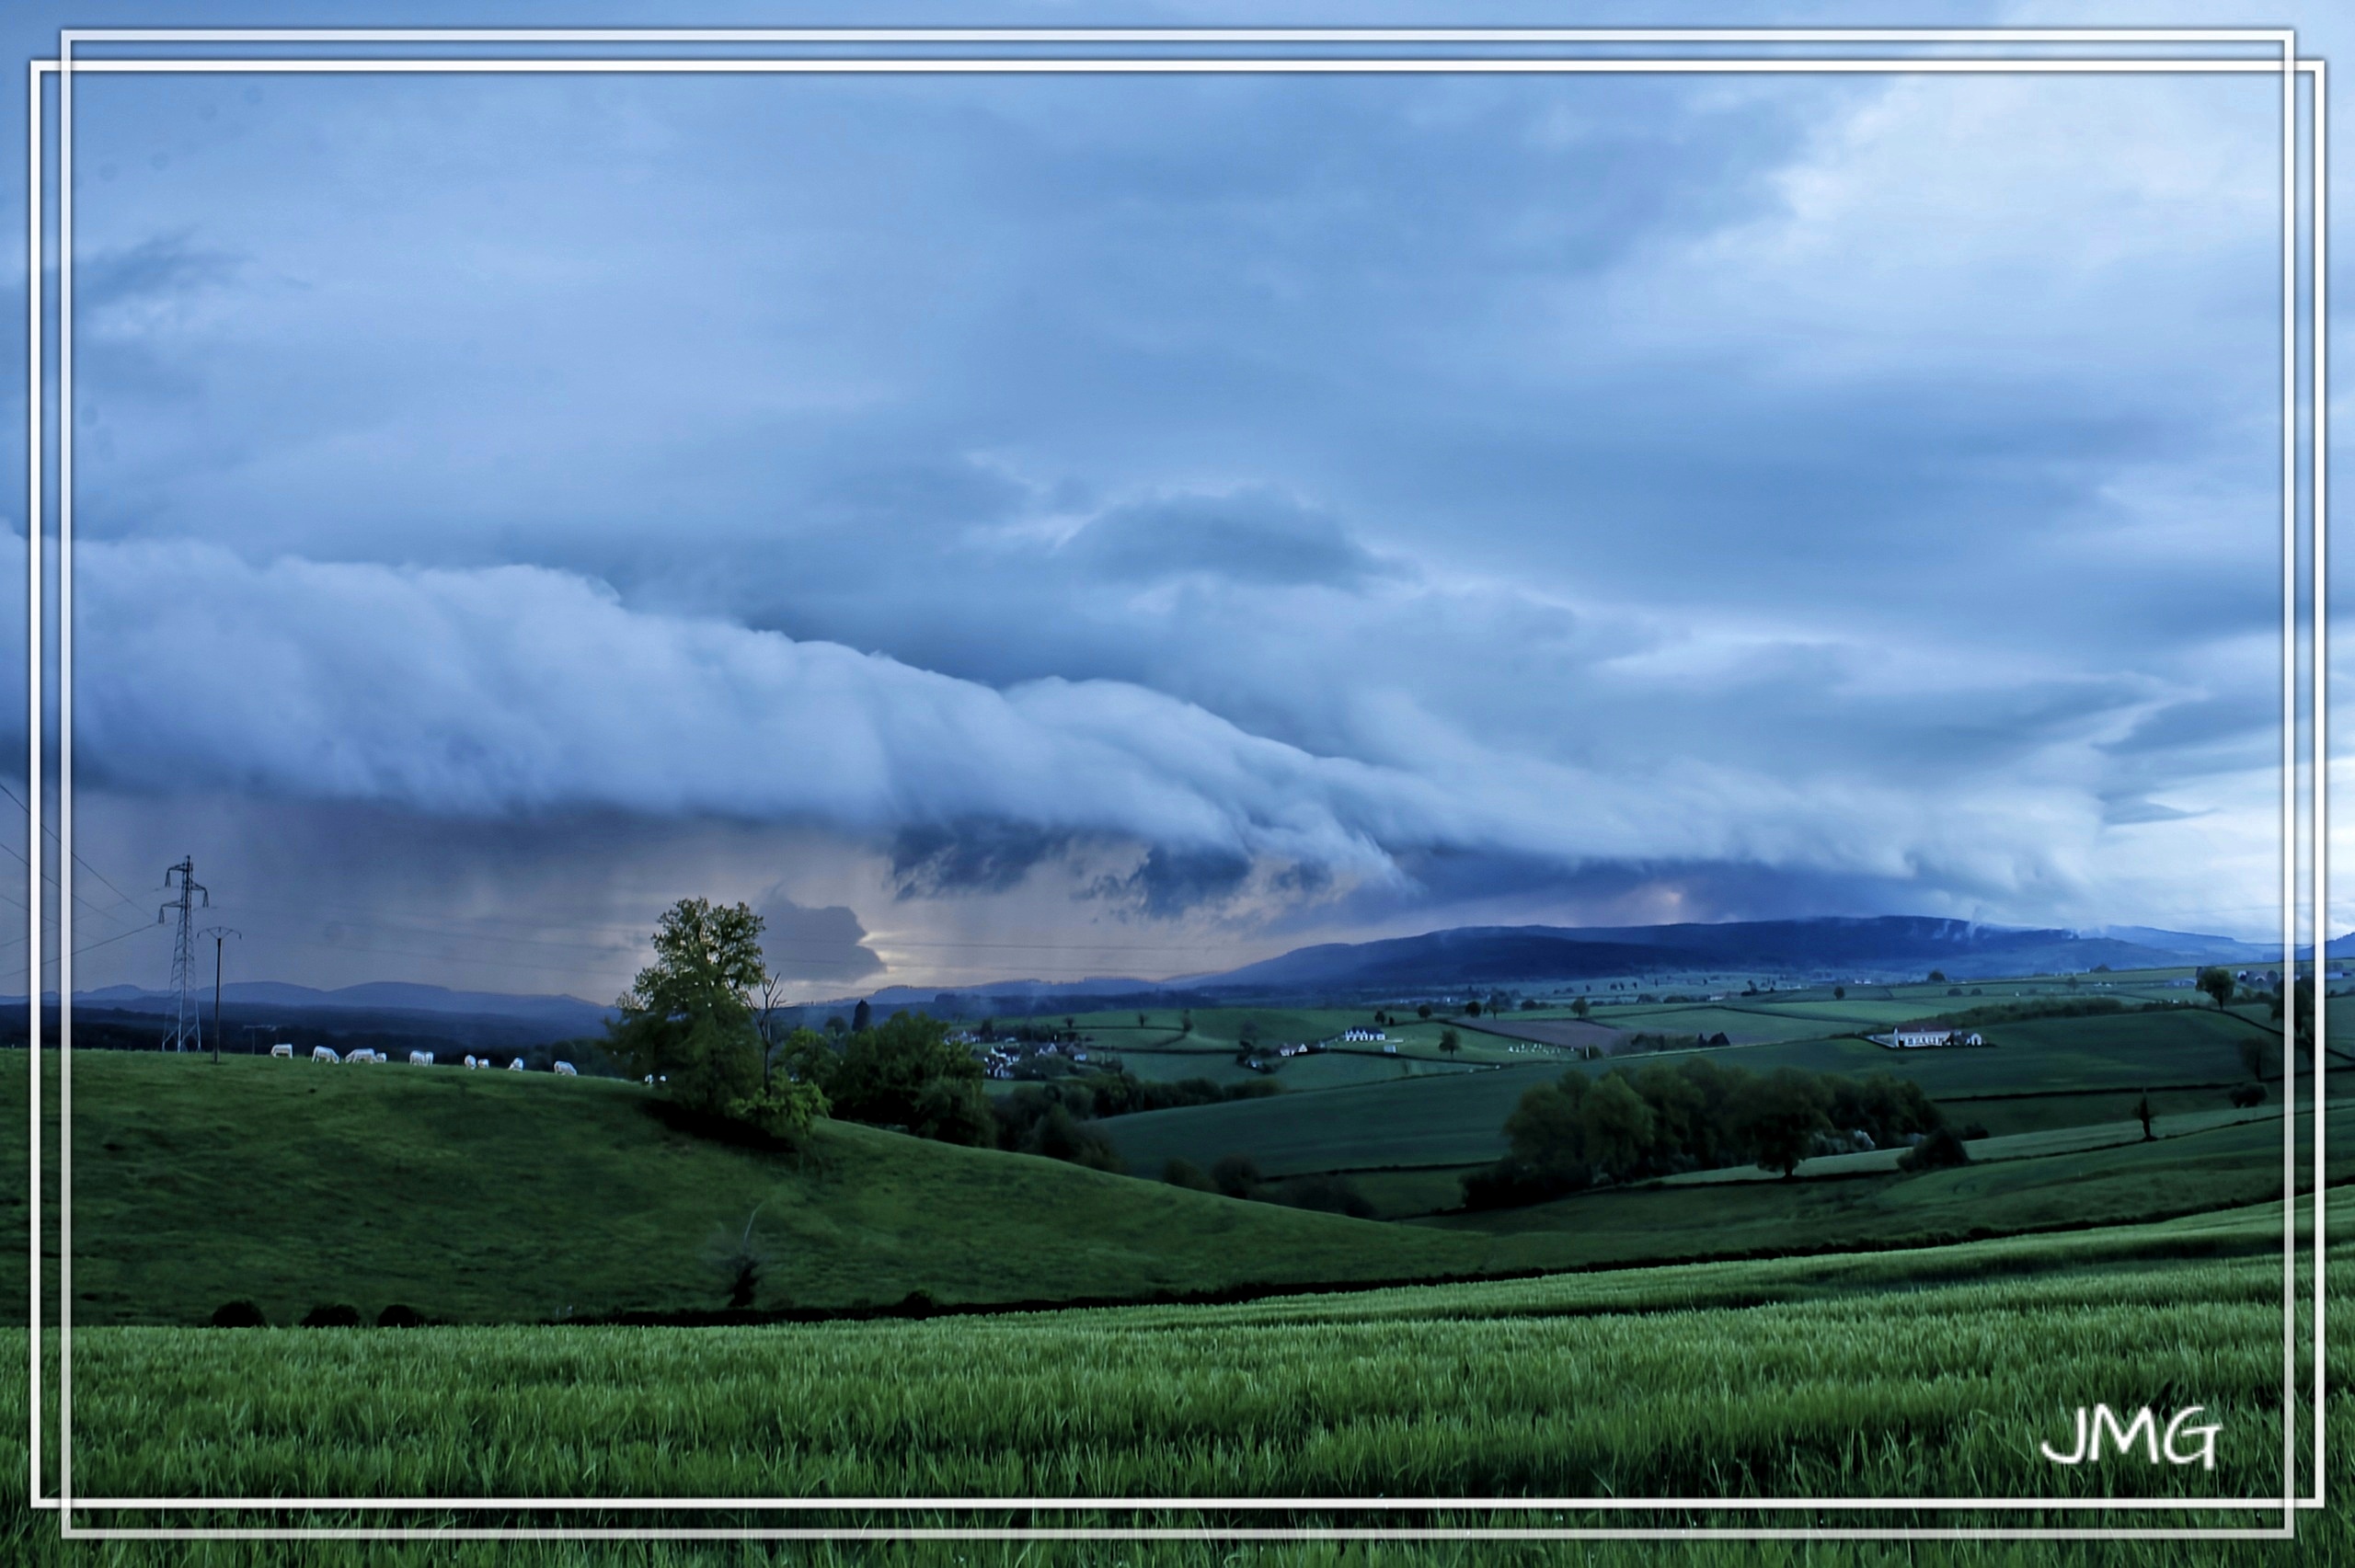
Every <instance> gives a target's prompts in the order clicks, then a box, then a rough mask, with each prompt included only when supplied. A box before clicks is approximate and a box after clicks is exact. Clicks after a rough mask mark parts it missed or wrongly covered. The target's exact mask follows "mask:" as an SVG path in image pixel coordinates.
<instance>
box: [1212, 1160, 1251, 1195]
mask: <svg viewBox="0 0 2355 1568" xmlns="http://www.w3.org/2000/svg"><path fill="white" fill-rule="evenodd" d="M1211 1181H1212V1184H1213V1185H1216V1186H1217V1188H1218V1190H1219V1191H1221V1192H1223V1193H1224V1194H1225V1195H1226V1196H1229V1197H1249V1196H1251V1194H1252V1193H1253V1192H1254V1191H1255V1190H1257V1189H1258V1185H1259V1167H1258V1163H1257V1162H1255V1161H1253V1160H1252V1158H1251V1156H1249V1155H1248V1154H1229V1155H1227V1156H1226V1157H1225V1158H1223V1159H1222V1160H1220V1161H1219V1162H1218V1163H1217V1164H1215V1165H1212V1167H1211Z"/></svg>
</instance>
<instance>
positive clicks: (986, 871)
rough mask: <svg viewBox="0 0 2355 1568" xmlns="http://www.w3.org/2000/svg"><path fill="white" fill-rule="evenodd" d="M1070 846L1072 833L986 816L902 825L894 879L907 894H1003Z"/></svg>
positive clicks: (896, 846) (893, 844)
mask: <svg viewBox="0 0 2355 1568" xmlns="http://www.w3.org/2000/svg"><path fill="white" fill-rule="evenodd" d="M1070 845H1071V835H1069V834H1068V833H1051V832H1041V831H1040V830H1038V829H1036V828H1032V827H1030V826H1028V825H1027V824H1025V823H1020V822H1009V821H1003V820H990V819H985V818H965V819H963V820H961V821H958V822H955V823H948V824H930V825H926V826H923V827H914V828H902V830H900V831H899V833H898V834H897V835H896V836H894V837H893V839H892V841H891V882H892V886H893V887H894V888H895V890H896V892H897V895H898V897H900V898H941V897H943V896H945V895H954V894H959V893H1003V892H1005V891H1006V890H1007V889H1009V888H1012V887H1017V886H1018V885H1019V884H1020V883H1021V881H1022V879H1023V878H1024V877H1026V876H1029V875H1030V873H1031V871H1032V870H1033V869H1034V868H1036V867H1037V866H1039V865H1040V864H1042V863H1044V862H1046V861H1048V860H1051V859H1053V858H1054V857H1055V856H1057V855H1059V854H1061V853H1063V852H1064V851H1065V850H1067V849H1068V848H1069V847H1070Z"/></svg>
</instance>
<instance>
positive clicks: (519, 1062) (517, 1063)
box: [507, 1057, 523, 1072]
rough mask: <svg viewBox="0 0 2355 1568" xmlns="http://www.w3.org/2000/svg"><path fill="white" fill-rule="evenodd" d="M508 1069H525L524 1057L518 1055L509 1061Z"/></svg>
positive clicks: (514, 1070)
mask: <svg viewBox="0 0 2355 1568" xmlns="http://www.w3.org/2000/svg"><path fill="white" fill-rule="evenodd" d="M507 1070H508V1071H510V1072H521V1071H523V1058H522V1057H517V1058H516V1059H514V1060H513V1061H511V1062H509V1063H508V1064H507Z"/></svg>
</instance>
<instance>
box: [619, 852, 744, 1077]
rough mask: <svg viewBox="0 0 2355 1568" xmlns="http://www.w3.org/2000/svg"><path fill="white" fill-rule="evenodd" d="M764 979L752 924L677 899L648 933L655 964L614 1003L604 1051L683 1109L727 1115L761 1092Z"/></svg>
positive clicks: (739, 915)
mask: <svg viewBox="0 0 2355 1568" xmlns="http://www.w3.org/2000/svg"><path fill="white" fill-rule="evenodd" d="M767 979H768V970H767V967H766V966H765V965H764V963H763V962H762V959H761V917H760V916H758V915H756V914H754V913H753V912H752V910H750V909H748V908H746V907H745V906H744V905H742V904H736V905H732V906H729V905H718V904H714V903H712V902H711V901H710V900H708V899H706V898H682V899H680V900H679V901H678V902H677V903H675V904H673V905H672V906H671V908H670V909H669V910H665V911H664V913H663V915H662V921H661V924H660V925H658V926H657V927H656V928H655V931H654V962H653V963H651V964H649V965H648V966H647V967H645V968H643V969H640V970H639V971H638V979H637V980H636V982H635V983H633V984H632V985H631V987H630V989H629V990H628V991H627V992H626V994H625V995H623V997H622V998H621V999H620V1001H618V1002H616V1003H615V1006H616V1007H617V1008H618V1009H619V1010H620V1013H621V1017H620V1019H619V1020H617V1021H616V1022H615V1023H613V1024H608V1025H607V1031H608V1034H609V1036H610V1039H609V1041H608V1045H607V1049H608V1050H609V1051H611V1053H612V1054H613V1055H614V1056H615V1058H616V1059H619V1060H621V1061H622V1062H624V1063H625V1064H626V1065H627V1066H628V1067H629V1069H630V1070H631V1071H633V1072H636V1073H639V1074H648V1075H652V1076H653V1077H655V1078H657V1079H660V1080H663V1081H665V1084H666V1087H667V1088H668V1090H669V1092H670V1094H671V1097H672V1099H674V1100H677V1101H678V1102H679V1103H681V1104H684V1105H688V1106H692V1107H693V1108H695V1109H696V1110H699V1111H709V1112H714V1113H717V1114H719V1115H729V1114H733V1108H734V1106H735V1105H736V1104H737V1102H739V1101H751V1100H752V1099H755V1098H757V1097H758V1096H759V1095H760V1093H761V1089H762V1083H761V1077H762V1073H761V1059H762V1056H763V1048H762V1040H761V1034H760V1029H759V1027H758V1025H757V1022H756V1013H755V1006H754V999H755V998H756V997H757V996H758V994H759V992H760V990H761V988H762V987H763V985H764V983H765V982H766V981H767Z"/></svg>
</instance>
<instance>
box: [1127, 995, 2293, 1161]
mask: <svg viewBox="0 0 2355 1568" xmlns="http://www.w3.org/2000/svg"><path fill="white" fill-rule="evenodd" d="M1809 1027H1810V1028H1812V1029H1815V1030H1817V1031H1819V1032H1820V1031H1821V1029H1822V1028H1823V1027H1825V1025H1823V1024H1821V1023H1817V1024H1810V1025H1809ZM1986 1034H1987V1037H1988V1038H1989V1039H1990V1040H1991V1041H1993V1042H1994V1043H1993V1045H1991V1046H1989V1047H1982V1048H1977V1049H1951V1050H1913V1051H1895V1050H1890V1049H1887V1048H1885V1047H1880V1046H1877V1045H1874V1044H1872V1043H1871V1042H1870V1041H1867V1040H1863V1039H1857V1038H1853V1037H1843V1038H1823V1037H1821V1036H1820V1034H1819V1036H1817V1037H1810V1038H1803V1039H1790V1040H1781V1041H1776V1042H1774V1043H1771V1044H1766V1045H1757V1046H1744V1047H1725V1048H1722V1049H1719V1050H1715V1051H1712V1052H1709V1053H1707V1054H1708V1055H1709V1056H1710V1057H1711V1059H1715V1060H1719V1061H1724V1062H1727V1063H1729V1064H1736V1065H1740V1066H1741V1067H1744V1068H1747V1069H1749V1070H1752V1071H1754V1072H1770V1071H1772V1070H1775V1068H1778V1067H1798V1068H1802V1069H1805V1070H1809V1071H1813V1072H1839V1073H1851V1074H1855V1073H1866V1072H1879V1071H1886V1072H1891V1073H1895V1074H1897V1075H1898V1076H1899V1077H1901V1078H1908V1079H1912V1080H1913V1081H1914V1082H1918V1083H1920V1084H1921V1085H1922V1086H1923V1088H1924V1091H1925V1092H1927V1093H1929V1094H1930V1095H1931V1096H1932V1097H1933V1098H1934V1099H1936V1100H1938V1101H1940V1102H1941V1103H1949V1102H1951V1104H1950V1106H1949V1108H1950V1112H1951V1116H1952V1119H1953V1120H1955V1121H1956V1122H1957V1123H1964V1122H1969V1121H1972V1120H1981V1121H1984V1122H1985V1123H1986V1125H1987V1127H1988V1128H1989V1130H1990V1131H1993V1132H2005V1133H2009V1132H2025V1131H2030V1130H2034V1129H2035V1128H2036V1127H2039V1126H2062V1125H2071V1124H2073V1123H2074V1122H2076V1121H2115V1120H2118V1119H2119V1118H2120V1116H2122V1115H2123V1114H2124V1111H2125V1110H2126V1109H2127V1108H2128V1107H2131V1105H2132V1104H2133V1101H2134V1098H2135V1097H2136V1095H2137V1094H2138V1093H2140V1092H2141V1091H2142V1089H2144V1088H2155V1087H2159V1086H2162V1085H2166V1084H2200V1085H2211V1084H2212V1085H2230V1084H2235V1083H2239V1082H2246V1080H2247V1078H2248V1070H2247V1068H2246V1066H2244V1065H2243V1063H2242V1060H2241V1056H2240V1046H2241V1042H2242V1041H2243V1040H2245V1039H2255V1038H2262V1037H2264V1036H2263V1035H2262V1032H2261V1031H2259V1030H2258V1029H2257V1027H2256V1026H2255V1025H2254V1024H2250V1023H2249V1022H2248V1021H2246V1019H2243V1018H2240V1017H2237V1016H2234V1015H2228V1014H2223V1013H2217V1012H2215V1011H2214V1010H2212V1009H2209V1010H2195V1009H2185V1010H2182V1011H2180V1012H2167V1013H2148V1014H2139V1015H2127V1016H2119V1017H2092V1018H2069V1019H2048V1020H2038V1021H2035V1022H2030V1023H2026V1024H2005V1025H1997V1026H1994V1027H1992V1028H1990V1029H1989V1030H1987V1031H1986ZM1498 1043H1499V1044H1501V1043H1502V1042H1498ZM1687 1054H1688V1053H1686V1052H1683V1051H1664V1052H1659V1053H1654V1054H1649V1055H1644V1056H1637V1057H1626V1058H1614V1059H1610V1060H1608V1061H1605V1062H1604V1063H1603V1064H1601V1067H1602V1069H1603V1070H1608V1069H1609V1068H1611V1067H1614V1066H1621V1065H1626V1066H1634V1067H1640V1066H1642V1065H1643V1064H1644V1063H1645V1062H1647V1061H1662V1062H1675V1061H1680V1060H1683V1059H1685V1057H1686V1055H1687ZM1564 1070H1567V1066H1566V1064H1562V1063H1558V1062H1552V1061H1538V1062H1518V1063H1516V1065H1513V1066H1511V1067H1510V1068H1506V1069H1503V1070H1497V1071H1490V1072H1482V1073H1476V1074H1471V1075H1467V1076H1464V1077H1458V1078H1453V1079H1442V1080H1431V1081H1426V1082H1413V1083H1383V1084H1376V1085H1373V1086H1372V1087H1368V1088H1361V1089H1350V1090H1345V1091H1336V1092H1335V1093H1333V1094H1332V1095H1330V1096H1329V1097H1327V1096H1318V1097H1316V1098H1315V1099H1314V1100H1310V1099H1304V1098H1297V1097H1295V1098H1279V1099H1275V1100H1262V1101H1248V1102H1241V1103H1236V1104H1222V1105H1206V1106H1196V1107H1190V1108H1188V1109H1185V1110H1176V1111H1155V1112H1150V1113H1147V1114H1146V1115H1143V1116H1122V1117H1118V1118H1115V1119H1113V1120H1110V1121H1108V1122H1105V1123H1103V1124H1102V1130H1103V1132H1104V1133H1105V1135H1106V1136H1107V1137H1109V1139H1111V1140H1112V1142H1113V1144H1114V1146H1115V1147H1117V1148H1118V1149H1119V1150H1120V1151H1121V1153H1122V1155H1123V1156H1124V1157H1126V1158H1127V1159H1128V1161H1129V1162H1130V1166H1131V1168H1132V1170H1140V1171H1157V1170H1159V1169H1160V1167H1161V1165H1162V1163H1163V1162H1166V1161H1167V1160H1169V1159H1172V1158H1176V1157H1182V1158H1185V1159H1189V1160H1192V1161H1194V1162H1197V1163H1199V1164H1201V1165H1204V1166H1207V1165H1209V1164H1210V1163H1211V1162H1212V1161H1214V1160H1217V1159H1218V1158H1220V1157H1221V1156H1223V1155H1226V1154H1233V1153H1243V1154H1248V1155H1250V1156H1251V1157H1252V1158H1253V1159H1255V1160H1257V1161H1258V1163H1259V1166H1260V1168H1261V1169H1262V1170H1264V1171H1266V1172H1268V1173H1269V1174H1292V1173H1307V1172H1315V1171H1346V1170H1366V1169H1374V1168H1380V1167H1388V1166H1434V1165H1446V1164H1456V1165H1472V1164H1478V1163H1482V1162H1488V1161H1490V1160H1494V1159H1495V1158H1496V1157H1497V1156H1498V1155H1499V1154H1501V1153H1502V1152H1503V1151H1504V1147H1505V1139H1504V1130H1503V1129H1504V1122H1505V1118H1506V1117H1507V1116H1510V1115H1511V1114H1512V1110H1513V1107H1514V1106H1515V1105H1516V1104H1519V1103H1520V1100H1521V1096H1522V1094H1523V1093H1526V1092H1527V1091H1528V1090H1529V1089H1530V1088H1531V1087H1532V1086H1534V1084H1537V1083H1540V1082H1545V1081H1546V1080H1547V1079H1549V1078H1552V1077H1556V1076H1558V1075H1559V1074H1560V1073H1561V1072H1562V1071H1564ZM1588 1070H1592V1069H1591V1068H1590V1069H1588ZM2276 1087H2277V1093H2278V1085H2277V1086H2276ZM2060 1093H2083V1094H2088V1095H2100V1096H2102V1098H2100V1099H2099V1100H2097V1101H2089V1102H2088V1103H2087V1104H2085V1105H2084V1106H2082V1107H2073V1106H2071V1105H2069V1104H2067V1103H2066V1102H2065V1101H2062V1102H2056V1101H2054V1100H2053V1099H2052V1098H2051V1097H2052V1096H2054V1095H2056V1094H2060ZM2024 1096H2032V1097H2034V1098H2036V1099H2038V1100H2040V1101H2041V1102H2042V1103H2041V1104H2030V1103H2029V1101H2028V1099H2027V1098H2023V1097H2024ZM2224 1096H2225V1091H2224V1089H2223V1088H2221V1087H2220V1088H2216V1089H2213V1090H2209V1089H2202V1090H2200V1091H2199V1092H2198V1093H2193V1094H2187V1095H2184V1096H2181V1097H2179V1098H2177V1099H2176V1100H2173V1101H2170V1102H2169V1106H2168V1108H2169V1110H2170V1111H2192V1110H2201V1109H2211V1108H2215V1107H2219V1106H2222V1105H2223V1104H2226V1103H2227V1102H2226V1100H2225V1097H2224ZM2121 1097H2122V1099H2123V1101H2124V1104H2123V1105H2120V1104H2119V1099H2120V1098H2121ZM1982 1098H1983V1099H1986V1100H1990V1101H1992V1100H1994V1099H1997V1098H2000V1099H2001V1100H2002V1102H2003V1103H2002V1104H1981V1103H1979V1102H1980V1101H1982Z"/></svg>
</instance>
